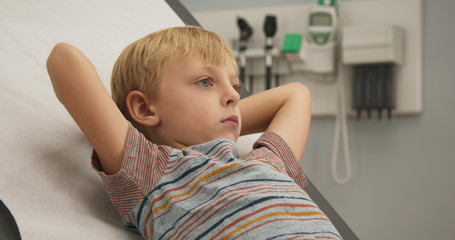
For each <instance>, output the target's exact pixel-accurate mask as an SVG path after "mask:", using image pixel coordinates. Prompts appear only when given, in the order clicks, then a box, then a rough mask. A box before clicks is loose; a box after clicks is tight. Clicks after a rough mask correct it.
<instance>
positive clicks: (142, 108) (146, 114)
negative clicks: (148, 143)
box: [126, 90, 160, 127]
mask: <svg viewBox="0 0 455 240" xmlns="http://www.w3.org/2000/svg"><path fill="white" fill-rule="evenodd" d="M126 107H127V108H128V112H129V114H130V116H131V118H132V119H133V121H135V122H137V123H139V124H141V125H143V126H146V127H155V126H157V125H158V124H159V123H160V118H159V117H158V113H157V112H156V109H155V107H154V106H153V105H152V104H151V101H150V98H149V97H148V96H147V95H145V94H144V93H142V92H140V91H137V90H135V91H132V92H130V93H129V94H128V96H127V97H126Z"/></svg>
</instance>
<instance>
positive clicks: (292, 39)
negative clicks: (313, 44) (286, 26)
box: [282, 33, 302, 53]
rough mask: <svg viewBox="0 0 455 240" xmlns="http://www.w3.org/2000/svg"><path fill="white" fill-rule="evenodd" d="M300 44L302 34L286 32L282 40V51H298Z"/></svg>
mask: <svg viewBox="0 0 455 240" xmlns="http://www.w3.org/2000/svg"><path fill="white" fill-rule="evenodd" d="M301 45H302V35H301V34H298V33H286V35H284V41H283V48H282V51H283V52H285V53H286V52H299V51H300V46H301Z"/></svg>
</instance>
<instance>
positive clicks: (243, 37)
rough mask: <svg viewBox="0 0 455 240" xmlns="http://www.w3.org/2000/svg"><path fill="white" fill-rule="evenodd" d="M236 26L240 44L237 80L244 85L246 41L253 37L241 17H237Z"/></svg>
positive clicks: (251, 31)
mask: <svg viewBox="0 0 455 240" xmlns="http://www.w3.org/2000/svg"><path fill="white" fill-rule="evenodd" d="M237 26H238V27H239V29H240V44H239V59H240V73H239V79H240V81H241V82H242V83H245V69H246V54H245V51H246V48H247V44H248V40H249V39H250V37H251V35H253V30H252V29H251V27H250V25H248V23H247V22H246V21H245V19H243V18H241V17H237ZM250 91H251V89H250Z"/></svg>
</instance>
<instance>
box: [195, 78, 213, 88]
mask: <svg viewBox="0 0 455 240" xmlns="http://www.w3.org/2000/svg"><path fill="white" fill-rule="evenodd" d="M197 84H199V85H201V86H203V87H210V85H211V83H210V80H209V79H208V78H205V79H203V80H201V81H199V82H197Z"/></svg>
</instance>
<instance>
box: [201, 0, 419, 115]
mask: <svg viewBox="0 0 455 240" xmlns="http://www.w3.org/2000/svg"><path fill="white" fill-rule="evenodd" d="M314 6H315V3H306V4H296V5H288V6H274V7H264V8H254V9H251V8H247V9H234V10H221V11H215V12H200V13H196V14H195V17H196V18H197V19H198V21H199V22H200V23H201V25H202V26H203V27H204V28H206V29H209V30H213V31H215V32H217V33H219V34H220V35H221V36H223V37H224V38H225V39H227V40H228V41H229V42H235V41H238V37H239V30H238V28H237V27H236V25H235V22H236V19H237V17H238V16H242V17H244V18H245V19H246V20H247V21H248V23H249V24H250V25H251V27H252V29H253V31H255V30H256V32H255V33H254V34H253V35H252V36H251V39H250V41H249V42H248V43H249V44H250V45H249V47H248V49H247V50H246V52H245V54H246V56H247V58H249V59H250V60H251V61H249V63H247V65H248V66H247V73H246V74H247V75H250V74H252V75H254V81H253V83H254V84H253V85H254V89H253V92H257V91H262V90H264V89H265V84H264V80H263V79H261V78H264V64H265V63H264V60H263V59H264V57H263V56H264V47H263V46H264V34H263V33H262V31H261V30H262V28H263V23H264V17H265V16H267V14H274V15H275V16H276V17H277V19H278V21H277V25H278V26H277V32H276V35H275V36H276V38H275V45H274V48H273V49H272V50H271V52H272V56H273V59H274V61H273V67H272V68H273V72H274V73H279V75H280V82H281V83H282V84H284V83H286V82H294V81H297V82H299V81H300V82H303V83H304V84H305V85H306V86H307V87H308V88H309V89H310V91H311V93H312V105H313V106H312V111H313V116H333V115H334V114H335V113H336V111H337V87H336V84H320V83H319V82H317V81H314V80H315V79H314V78H311V76H312V74H307V71H306V70H307V69H305V68H306V67H304V66H305V63H306V64H307V65H306V66H307V67H308V66H309V65H308V64H309V62H308V61H309V57H307V56H308V54H309V53H308V52H306V53H305V52H304V53H302V56H303V58H304V59H303V64H301V65H300V66H299V64H289V59H287V58H286V57H285V55H284V54H283V53H282V51H281V50H282V49H281V48H282V44H283V41H284V38H285V35H286V34H287V33H296V34H300V35H301V36H302V39H308V38H311V36H310V34H309V32H310V31H309V30H310V27H311V23H310V17H309V16H310V15H311V13H312V10H313V8H314ZM339 15H340V18H341V21H340V22H339V23H338V24H339V26H343V29H342V31H341V32H342V34H346V33H343V31H345V32H347V34H348V35H349V34H350V30H355V28H359V27H360V26H369V29H367V30H368V31H370V32H369V33H368V34H366V36H363V38H359V37H354V35H355V34H356V31H354V32H353V33H352V34H354V35H352V34H351V36H352V37H351V38H349V39H348V42H349V44H350V47H351V49H349V46H345V51H346V53H342V54H347V55H346V57H347V58H344V60H345V61H344V63H343V65H342V66H343V75H344V76H343V77H344V79H345V80H346V83H345V84H344V86H345V88H346V89H345V95H346V96H347V97H346V107H347V109H348V110H349V109H351V113H353V114H355V112H356V111H355V110H354V109H353V108H352V107H353V102H352V101H353V98H352V97H350V96H353V89H352V85H353V82H352V79H353V78H352V76H353V71H354V66H356V65H354V64H349V65H348V64H347V63H349V62H352V63H354V62H355V61H359V59H358V58H360V61H363V62H366V61H367V60H368V59H367V57H368V55H370V54H368V51H370V52H374V51H380V52H383V55H384V58H389V59H391V60H390V61H391V62H393V64H394V66H395V67H394V68H393V71H394V77H395V78H394V95H395V96H396V98H395V103H394V110H393V113H394V114H418V113H421V111H422V45H423V44H422V42H423V41H422V0H399V1H392V0H371V1H343V2H342V3H341V8H340V9H339ZM315 16H316V15H315ZM213 19H218V20H220V21H213ZM327 20H328V18H326V17H325V18H324V19H322V18H320V19H316V20H315V22H313V25H321V24H322V23H324V22H325V23H327ZM316 23H317V24H316ZM328 23H330V22H328ZM374 26H376V27H374ZM378 26H383V27H378ZM385 26H393V27H392V28H389V27H387V28H386V27H385ZM350 27H352V29H350ZM357 32H358V31H357ZM399 35H401V37H398V36H399ZM373 36H377V37H374V38H373ZM396 36H397V37H396ZM390 37H393V39H395V40H394V41H403V44H402V46H403V47H402V48H401V49H400V48H398V47H396V46H399V45H401V43H399V42H398V43H395V42H390ZM313 39H314V38H313ZM321 39H322V38H321ZM327 39H329V38H327ZM362 42H363V43H362ZM304 44H305V43H304ZM349 44H348V45H349ZM362 44H363V46H364V49H363V50H362V48H363V47H361V45H362ZM367 46H369V47H367ZM367 48H368V49H367ZM233 49H234V51H236V50H237V48H236V47H234V46H233ZM302 49H307V50H308V48H302ZM348 49H349V50H348ZM385 49H387V50H386V51H384V50H385ZM358 50H361V52H357V51H358ZM400 54H402V55H401V56H400ZM362 55H364V56H363V57H362ZM336 57H337V55H335V58H336ZM311 58H313V59H315V58H314V57H311ZM356 59H357V60H356ZM307 60H308V61H307ZM370 60H372V61H373V60H374V59H370ZM306 61H307V62H306ZM302 68H303V70H304V71H301V70H302ZM261 75H262V76H261Z"/></svg>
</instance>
